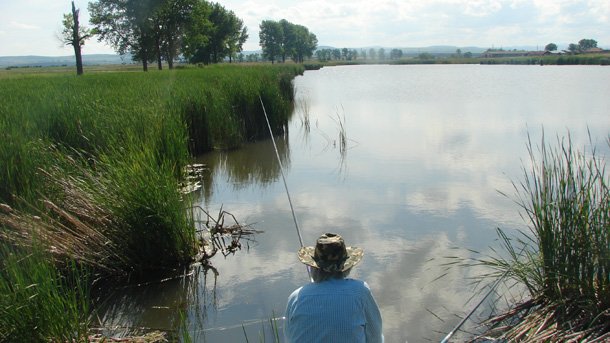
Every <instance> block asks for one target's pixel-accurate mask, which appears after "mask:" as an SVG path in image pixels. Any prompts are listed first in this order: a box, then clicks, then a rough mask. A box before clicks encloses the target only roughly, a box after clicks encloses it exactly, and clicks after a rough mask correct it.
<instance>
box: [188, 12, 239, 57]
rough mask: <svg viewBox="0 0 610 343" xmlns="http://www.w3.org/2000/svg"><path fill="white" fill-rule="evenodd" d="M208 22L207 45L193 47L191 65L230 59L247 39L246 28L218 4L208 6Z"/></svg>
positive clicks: (233, 14)
mask: <svg viewBox="0 0 610 343" xmlns="http://www.w3.org/2000/svg"><path fill="white" fill-rule="evenodd" d="M208 20H209V22H210V24H211V25H210V32H209V35H208V41H207V44H204V45H200V46H197V47H195V49H196V51H195V53H194V54H193V56H192V57H191V59H190V61H191V63H198V62H203V63H204V64H209V63H218V62H220V61H222V60H223V59H224V58H225V57H229V58H230V59H232V57H233V55H234V54H236V53H238V52H240V51H241V50H242V46H243V43H244V42H245V41H246V39H247V38H248V31H247V28H245V27H244V25H243V21H242V20H241V19H239V18H238V17H237V16H236V15H235V13H234V12H233V11H229V10H227V9H226V8H224V7H223V6H222V5H220V4H218V3H213V4H211V5H210V11H209V16H208Z"/></svg>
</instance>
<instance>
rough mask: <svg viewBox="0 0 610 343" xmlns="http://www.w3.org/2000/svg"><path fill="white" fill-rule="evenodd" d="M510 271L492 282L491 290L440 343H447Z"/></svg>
mask: <svg viewBox="0 0 610 343" xmlns="http://www.w3.org/2000/svg"><path fill="white" fill-rule="evenodd" d="M509 271H510V268H509V269H507V270H506V271H505V272H504V273H503V274H502V275H501V276H500V277H499V278H498V279H497V280H496V282H494V284H493V285H492V286H491V288H490V289H489V291H488V292H487V293H486V294H485V296H484V297H483V298H482V299H481V300H480V301H479V303H478V304H477V305H476V306H475V307H474V308H473V309H472V310H471V311H470V312H469V313H468V315H467V316H466V317H464V318H463V319H462V321H460V323H459V324H458V325H456V327H455V328H453V330H451V331H450V332H449V333H448V334H447V336H445V338H443V340H442V341H441V343H447V342H449V339H450V338H451V336H453V335H454V334H455V333H456V332H457V331H458V330H459V329H460V328H461V327H462V325H464V323H466V321H467V320H468V318H470V316H472V314H473V313H474V312H475V311H476V310H477V309H478V308H479V306H481V304H483V301H485V299H487V297H488V296H489V295H490V294H491V293H492V292H493V290H494V289H496V287H497V286H498V285H499V284H500V281H502V280H503V279H504V277H505V276H506V275H507V274H508V272H509Z"/></svg>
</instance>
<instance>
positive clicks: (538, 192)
mask: <svg viewBox="0 0 610 343" xmlns="http://www.w3.org/2000/svg"><path fill="white" fill-rule="evenodd" d="M607 143H608V144H609V145H610V140H609V141H608V142H607ZM591 146H592V147H593V148H591V149H590V150H586V149H584V148H583V149H581V150H578V149H576V148H575V147H574V145H573V143H572V141H571V139H570V136H569V135H568V136H567V137H565V138H561V139H560V138H558V139H557V144H556V145H551V144H550V143H548V142H546V141H545V140H544V138H543V140H542V142H541V144H540V145H539V146H538V147H535V146H534V144H533V143H532V142H531V141H529V144H528V151H529V155H530V160H531V167H530V168H529V169H528V168H526V167H524V179H523V180H522V181H521V182H520V183H515V189H516V193H517V196H516V199H515V200H516V202H517V204H518V205H519V206H520V208H521V213H522V217H523V218H524V219H525V220H526V222H527V224H528V228H529V232H524V234H523V236H521V237H517V238H510V237H509V236H508V235H506V234H505V233H503V232H502V231H500V234H501V238H502V241H503V243H504V248H505V249H506V251H507V252H508V256H507V257H505V258H500V257H497V258H494V259H492V260H488V261H486V264H488V265H489V266H492V267H494V268H496V269H497V270H500V271H501V272H503V271H508V275H509V276H510V278H512V279H513V280H515V281H517V282H518V283H519V284H521V285H524V286H525V287H526V289H527V290H528V291H529V299H530V300H529V301H527V302H525V303H524V304H520V305H519V306H517V307H516V308H514V309H511V310H510V311H509V312H508V313H507V314H504V315H501V316H499V317H498V318H497V319H496V320H495V321H494V322H495V323H500V324H501V325H505V324H507V321H506V320H507V319H508V320H509V321H508V324H509V325H508V326H506V327H503V329H502V330H500V331H501V332H502V335H503V337H504V338H506V339H508V340H509V341H526V342H537V341H563V340H568V339H569V338H570V337H572V338H573V339H577V340H584V339H591V340H593V339H601V340H600V341H603V340H604V337H605V339H610V327H609V326H608V325H607V323H608V320H609V319H610V314H609V312H610V189H609V184H610V183H609V181H610V180H609V178H608V175H607V174H606V161H605V159H604V157H603V156H599V155H598V153H597V152H596V150H595V148H594V144H593V143H591ZM515 318H517V319H518V320H516V321H515Z"/></svg>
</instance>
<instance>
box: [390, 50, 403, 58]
mask: <svg viewBox="0 0 610 343" xmlns="http://www.w3.org/2000/svg"><path fill="white" fill-rule="evenodd" d="M401 58H402V50H400V49H392V50H391V51H390V59H393V60H399V59H401Z"/></svg>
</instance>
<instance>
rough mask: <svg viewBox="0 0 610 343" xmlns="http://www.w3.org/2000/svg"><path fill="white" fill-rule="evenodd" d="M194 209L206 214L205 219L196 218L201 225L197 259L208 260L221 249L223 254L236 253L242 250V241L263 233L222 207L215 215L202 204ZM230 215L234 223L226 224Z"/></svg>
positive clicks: (250, 240) (247, 241)
mask: <svg viewBox="0 0 610 343" xmlns="http://www.w3.org/2000/svg"><path fill="white" fill-rule="evenodd" d="M192 209H193V210H195V209H196V210H199V211H201V212H202V213H203V214H204V215H205V219H204V220H196V224H199V225H201V228H199V229H198V230H197V233H198V234H199V235H200V236H199V242H200V248H199V254H197V257H196V259H195V260H196V261H198V262H199V261H206V260H209V259H210V258H212V256H214V255H216V253H217V252H218V251H220V252H221V253H222V254H223V256H225V257H226V256H228V255H230V254H234V253H235V252H236V251H237V250H241V248H242V244H241V241H242V240H245V241H246V243H247V244H249V242H252V241H254V238H253V237H252V235H254V234H257V233H261V231H257V230H255V229H253V228H252V226H251V225H250V224H241V223H239V221H238V220H237V218H235V216H234V215H233V214H231V213H229V212H227V211H225V210H223V209H222V207H221V208H220V209H219V210H218V214H217V215H216V216H215V217H214V216H212V215H211V214H210V213H209V212H208V211H206V210H205V209H203V208H202V207H201V206H193V208H192ZM227 216H228V217H230V219H231V220H232V224H230V225H227V224H225V218H226V217H227Z"/></svg>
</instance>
